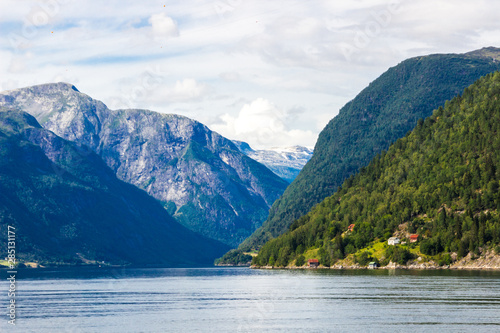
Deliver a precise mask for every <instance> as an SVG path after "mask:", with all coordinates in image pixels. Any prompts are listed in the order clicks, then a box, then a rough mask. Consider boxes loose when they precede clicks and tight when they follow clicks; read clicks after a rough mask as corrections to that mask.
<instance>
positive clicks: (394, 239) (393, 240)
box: [387, 237, 401, 245]
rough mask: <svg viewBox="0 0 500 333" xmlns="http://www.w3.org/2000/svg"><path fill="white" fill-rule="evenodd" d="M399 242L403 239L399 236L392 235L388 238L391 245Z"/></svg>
mask: <svg viewBox="0 0 500 333" xmlns="http://www.w3.org/2000/svg"><path fill="white" fill-rule="evenodd" d="M399 243H401V240H400V239H399V238H398V237H391V238H389V239H388V240H387V244H389V245H398V244H399Z"/></svg>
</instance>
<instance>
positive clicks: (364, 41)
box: [0, 0, 500, 148]
mask: <svg viewBox="0 0 500 333" xmlns="http://www.w3.org/2000/svg"><path fill="white" fill-rule="evenodd" d="M499 12H500V2H498V1H494V0H477V1H465V0H453V1H452V0H447V1H444V0H433V1H431V0H422V1H408V0H395V1H381V0H352V1H331V0H329V1H328V0H308V1H307V0H306V1H305V0H302V1H293V0H289V1H283V0H280V1H261V0H252V1H250V0H215V1H198V0H187V1H140V2H139V1H128V0H121V1H114V0H111V1H105V2H104V1H92V0H90V1H76V0H39V1H31V0H2V1H1V2H0V31H1V34H0V57H1V60H2V61H1V62H0V88H1V90H8V89H15V88H20V87H25V86H29V85H34V84H40V83H47V82H59V81H64V82H69V83H72V84H74V85H75V86H76V87H77V88H78V89H79V90H80V91H81V92H83V93H86V94H88V95H90V96H91V97H93V98H95V99H99V100H101V101H103V102H104V103H105V104H106V105H108V107H110V108H112V109H117V108H146V109H151V110H155V111H158V112H164V113H176V114H182V115H185V116H187V117H190V118H193V119H196V120H198V121H201V122H202V123H204V124H206V125H207V126H209V127H210V128H211V129H213V130H215V131H217V132H219V133H221V134H222V135H224V136H226V137H228V138H231V139H238V140H243V141H247V142H249V143H250V145H251V146H253V147H254V148H266V147H272V146H288V145H296V144H299V145H305V146H314V143H315V141H316V138H317V135H318V133H319V132H320V131H321V129H322V128H323V127H324V126H325V125H326V123H327V122H328V121H329V120H330V119H331V118H333V117H334V116H335V115H336V114H337V113H338V111H339V109H340V108H341V107H342V106H343V105H344V104H345V103H347V102H348V101H349V100H351V99H352V98H353V97H355V96H356V94H357V93H359V92H360V91H361V90H362V89H363V88H364V87H366V86H367V85H368V84H369V83H370V82H371V81H373V80H374V79H376V78H377V77H378V76H379V75H380V74H382V73H383V72H384V71H386V70H387V69H388V68H389V67H392V66H395V65H397V64H398V63H399V62H401V61H403V60H404V59H406V58H409V57H413V56H419V55H426V54H431V53H463V52H468V51H472V50H475V49H479V48H482V47H486V46H497V47H500V42H499V37H500V20H499V19H498V13H499Z"/></svg>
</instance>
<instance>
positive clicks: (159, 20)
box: [149, 13, 179, 38]
mask: <svg viewBox="0 0 500 333" xmlns="http://www.w3.org/2000/svg"><path fill="white" fill-rule="evenodd" d="M149 23H150V24H151V28H152V29H153V34H154V35H155V36H157V37H164V38H169V37H177V36H179V29H178V28H177V24H176V23H175V21H174V20H173V19H172V18H171V17H168V16H167V15H166V14H165V13H160V14H154V15H151V17H150V18H149Z"/></svg>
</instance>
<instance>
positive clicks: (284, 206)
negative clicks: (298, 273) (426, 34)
mask: <svg viewBox="0 0 500 333" xmlns="http://www.w3.org/2000/svg"><path fill="white" fill-rule="evenodd" d="M499 59H500V49H497V48H484V49H481V50H477V51H474V52H470V53H466V54H435V55H429V56H422V57H416V58H411V59H408V60H405V61H403V62H402V63H400V64H399V65H397V66H395V67H392V68H390V69H389V70H388V71H387V72H385V73H384V74H382V75H381V76H380V77H379V78H378V79H376V80H375V81H373V82H372V83H371V84H370V85H369V86H368V87H367V88H365V89H364V90H363V91H361V92H360V93H359V95H358V96H356V98H354V100H352V101H351V102H349V103H347V104H346V105H345V106H344V107H343V108H342V109H341V110H340V112H339V114H338V115H337V116H336V117H335V118H333V119H332V120H331V121H330V122H329V123H328V125H327V126H326V127H325V128H324V129H323V131H322V132H321V133H320V135H319V138H318V141H317V143H316V146H315V148H314V154H313V157H312V158H311V160H310V161H309V162H308V163H307V164H306V165H305V167H304V168H303V169H302V171H301V172H300V174H299V175H298V176H297V178H296V179H295V180H294V181H293V182H292V184H290V186H288V187H287V189H286V190H285V192H284V194H283V195H282V196H281V197H280V198H279V199H278V200H276V202H274V204H273V206H272V207H271V210H270V212H269V217H268V218H267V220H266V221H265V222H264V223H263V225H262V227H261V228H259V229H257V230H256V231H255V232H254V233H253V234H252V235H251V236H250V237H249V238H247V239H246V240H245V241H244V242H243V243H242V244H241V245H240V246H239V249H238V251H237V254H236V253H234V251H232V252H231V253H229V255H228V256H225V257H224V258H223V260H222V262H226V263H230V262H234V258H236V257H238V258H240V257H241V254H242V252H244V251H250V250H252V249H258V248H260V246H262V245H263V244H264V243H265V242H266V241H267V240H269V239H271V238H273V237H277V236H279V235H281V234H282V233H284V232H285V231H286V230H287V229H288V227H289V226H290V225H291V224H292V222H293V221H294V220H296V219H298V218H299V217H301V216H303V215H305V214H306V213H308V212H309V211H310V210H311V209H312V208H313V206H314V205H316V204H318V203H319V202H321V201H322V200H323V199H324V198H326V197H328V196H330V195H332V194H334V193H335V192H336V191H337V189H338V187H339V186H340V185H341V184H342V183H343V182H344V180H346V179H347V178H348V177H349V176H351V175H353V174H355V173H356V172H358V171H359V169H360V168H361V167H363V166H366V165H367V164H368V163H369V162H370V160H371V159H372V158H373V157H374V156H375V155H376V154H378V153H380V152H381V151H382V150H385V149H387V148H388V147H389V145H390V144H391V143H393V142H394V141H396V140H397V139H398V138H401V137H403V136H404V135H405V134H406V133H407V132H408V131H410V130H411V129H413V128H414V127H415V125H416V124H417V120H418V119H420V118H426V117H428V116H430V115H431V114H432V110H434V109H435V108H437V107H439V106H440V105H443V104H444V103H445V101H447V100H450V99H452V98H453V97H455V96H457V95H458V94H460V93H462V91H463V90H464V89H465V88H466V87H468V86H469V85H471V84H472V83H473V82H474V81H476V80H477V79H479V78H480V77H481V76H483V75H486V74H488V73H491V72H494V71H496V70H500V61H499ZM243 259H244V260H247V259H248V257H243Z"/></svg>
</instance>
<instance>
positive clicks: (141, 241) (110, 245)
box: [0, 107, 228, 266]
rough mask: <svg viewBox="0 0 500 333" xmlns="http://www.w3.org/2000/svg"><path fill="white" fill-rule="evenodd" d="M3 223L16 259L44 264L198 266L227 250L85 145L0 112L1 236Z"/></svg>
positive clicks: (25, 117) (22, 116)
mask: <svg viewBox="0 0 500 333" xmlns="http://www.w3.org/2000/svg"><path fill="white" fill-rule="evenodd" d="M7 226H11V227H14V228H15V231H16V257H17V259H18V260H19V261H20V262H26V261H33V262H36V263H38V264H42V265H47V264H63V265H68V264H71V265H78V264H84V263H96V262H99V264H102V263H103V262H105V263H106V264H115V265H127V264H133V265H140V266H148V265H154V266H200V265H209V264H211V263H212V262H213V260H214V258H216V257H217V256H220V255H222V254H223V253H224V252H225V251H227V249H228V248H227V246H225V245H224V244H222V243H219V242H217V241H215V240H211V239H208V238H205V237H203V236H201V235H199V234H196V233H194V232H192V231H190V230H188V229H187V228H185V227H183V226H181V225H180V224H179V223H177V222H176V221H175V220H174V219H173V218H172V217H171V216H170V215H169V214H168V213H167V211H166V210H165V209H164V208H163V207H162V205H161V204H160V203H159V202H158V201H156V200H155V199H154V198H152V197H150V196H149V195H148V194H147V193H146V192H145V191H143V190H140V189H138V188H136V187H135V186H133V185H130V184H127V183H125V182H123V181H121V180H119V179H118V178H116V176H115V174H114V172H113V171H112V170H111V169H110V168H109V167H108V166H106V164H105V163H104V161H103V160H102V159H101V158H100V157H99V156H98V155H97V154H95V153H94V152H92V150H91V149H90V148H88V147H86V146H83V145H79V144H76V143H73V142H69V141H67V140H64V139H62V138H61V137H58V136H57V135H55V134H54V133H53V132H51V131H48V130H46V129H44V128H42V127H41V126H40V124H39V123H38V122H37V121H36V119H35V118H34V117H33V116H31V115H29V114H27V113H25V112H21V111H18V110H13V109H7V108H2V107H0V232H1V233H2V234H3V235H7ZM0 247H2V248H3V249H7V237H1V238H0ZM2 259H3V258H2Z"/></svg>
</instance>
